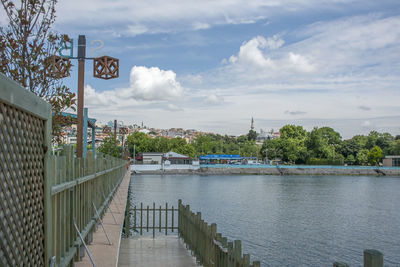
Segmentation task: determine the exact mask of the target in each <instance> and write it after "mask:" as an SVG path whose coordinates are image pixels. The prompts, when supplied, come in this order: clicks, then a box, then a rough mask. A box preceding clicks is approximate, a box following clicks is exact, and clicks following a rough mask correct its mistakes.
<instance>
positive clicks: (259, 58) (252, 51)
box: [229, 36, 274, 68]
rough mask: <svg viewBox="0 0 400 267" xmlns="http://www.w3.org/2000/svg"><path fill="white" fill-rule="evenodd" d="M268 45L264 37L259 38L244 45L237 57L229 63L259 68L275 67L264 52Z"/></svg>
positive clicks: (233, 57) (232, 57)
mask: <svg viewBox="0 0 400 267" xmlns="http://www.w3.org/2000/svg"><path fill="white" fill-rule="evenodd" d="M266 45H267V40H266V39H265V38H264V37H262V36H257V37H254V38H253V39H251V40H250V41H248V42H245V43H243V45H242V46H241V47H240V50H239V53H238V55H237V56H231V57H230V58H229V62H231V63H236V62H239V63H242V64H249V65H253V66H257V67H262V68H265V67H273V65H274V64H273V62H272V60H271V59H270V58H268V57H266V56H265V55H264V54H263V52H262V50H261V49H263V48H265V47H266Z"/></svg>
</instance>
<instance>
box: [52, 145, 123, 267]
mask: <svg viewBox="0 0 400 267" xmlns="http://www.w3.org/2000/svg"><path fill="white" fill-rule="evenodd" d="M125 172H126V161H124V160H121V159H117V158H114V157H110V156H108V155H103V154H101V153H99V154H97V155H96V157H93V154H92V152H91V151H88V154H87V157H86V158H76V157H75V156H74V148H73V146H64V149H63V150H62V151H61V153H60V156H53V157H52V159H51V177H52V181H51V182H52V187H51V207H52V210H51V214H52V216H51V221H49V222H47V224H50V225H51V226H52V232H51V255H52V256H53V257H54V256H55V258H54V259H53V261H54V263H55V264H56V265H57V266H69V265H70V264H71V263H73V261H74V260H79V257H80V256H79V254H80V250H79V248H82V244H83V243H82V240H81V238H80V237H79V235H78V231H77V230H76V228H75V225H76V227H77V228H78V230H79V233H80V235H81V237H82V238H83V239H84V241H85V242H87V243H90V242H91V241H92V232H93V231H94V230H95V224H96V221H97V220H98V217H97V213H96V210H95V207H96V209H97V212H98V213H99V215H100V217H102V216H103V214H104V212H105V210H106V208H107V206H108V205H109V203H110V201H111V199H112V198H113V196H114V194H115V192H116V189H117V187H118V186H119V184H120V182H121V180H122V178H123V176H124V174H125Z"/></svg>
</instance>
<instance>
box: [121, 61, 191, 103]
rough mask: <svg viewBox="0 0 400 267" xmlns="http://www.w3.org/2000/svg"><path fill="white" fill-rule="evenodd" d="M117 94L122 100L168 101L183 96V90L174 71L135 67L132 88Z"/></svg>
mask: <svg viewBox="0 0 400 267" xmlns="http://www.w3.org/2000/svg"><path fill="white" fill-rule="evenodd" d="M117 94H118V95H119V97H121V98H134V99H137V100H148V101H152V100H168V99H173V98H178V97H181V96H183V88H182V86H181V85H180V83H179V82H178V81H176V74H175V72H173V71H172V70H160V69H159V68H157V67H151V68H147V67H143V66H134V67H133V68H132V69H131V74H130V87H129V88H125V89H122V90H119V91H118V92H117Z"/></svg>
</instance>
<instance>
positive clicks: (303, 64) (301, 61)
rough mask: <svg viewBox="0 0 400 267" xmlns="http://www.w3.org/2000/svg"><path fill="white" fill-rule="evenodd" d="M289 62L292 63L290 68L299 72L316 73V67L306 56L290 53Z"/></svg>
mask: <svg viewBox="0 0 400 267" xmlns="http://www.w3.org/2000/svg"><path fill="white" fill-rule="evenodd" d="M289 62H290V64H289V66H292V67H293V68H294V69H295V70H297V71H299V72H313V71H315V66H314V65H313V64H311V63H310V61H309V60H308V59H307V58H306V57H305V56H302V55H299V54H295V53H293V52H290V53H289Z"/></svg>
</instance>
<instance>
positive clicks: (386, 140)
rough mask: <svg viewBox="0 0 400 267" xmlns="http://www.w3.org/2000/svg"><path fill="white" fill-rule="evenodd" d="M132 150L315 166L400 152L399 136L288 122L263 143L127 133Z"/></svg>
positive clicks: (371, 160) (369, 161) (248, 138)
mask: <svg viewBox="0 0 400 267" xmlns="http://www.w3.org/2000/svg"><path fill="white" fill-rule="evenodd" d="M127 140H128V144H129V145H128V146H129V153H130V155H131V156H133V154H134V151H135V153H136V155H137V154H138V153H141V152H163V153H165V152H168V151H174V152H177V153H180V154H184V155H188V156H190V157H192V158H196V157H198V156H200V155H205V154H240V155H241V156H245V157H251V156H252V157H258V158H260V159H265V154H266V151H267V153H268V157H267V158H268V159H269V160H281V161H283V162H286V163H293V164H294V163H295V164H313V165H341V164H348V165H377V164H379V163H380V162H381V160H382V158H383V157H384V156H385V155H399V154H400V136H396V137H393V136H392V135H391V134H389V133H378V132H376V131H372V132H370V133H369V135H367V136H364V135H356V136H354V137H353V138H351V139H348V140H343V139H342V137H341V135H340V134H339V133H338V132H336V131H335V130H334V129H332V128H330V127H321V128H318V127H315V128H314V129H312V130H311V131H310V132H307V131H306V130H305V129H304V128H303V127H302V126H296V125H285V126H284V127H282V128H281V129H280V137H279V138H274V139H267V140H266V141H264V142H263V143H262V145H261V144H257V143H256V141H255V140H254V136H253V133H252V132H251V131H250V132H249V134H247V135H241V136H239V137H231V136H227V135H219V134H206V135H198V136H197V137H196V138H195V139H194V140H193V141H192V142H191V143H188V142H187V141H186V139H183V138H180V137H177V138H171V139H170V138H166V137H151V136H150V135H147V134H145V133H140V132H135V133H133V134H131V135H129V136H128V138H127Z"/></svg>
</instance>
